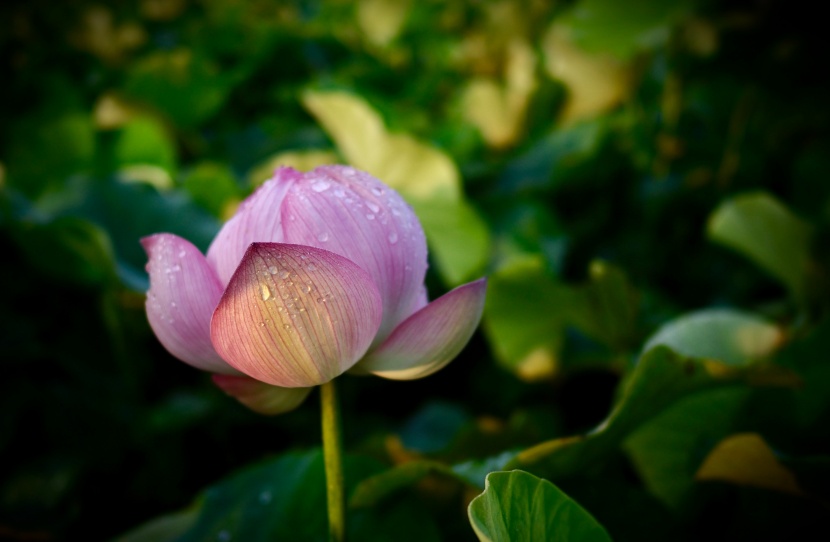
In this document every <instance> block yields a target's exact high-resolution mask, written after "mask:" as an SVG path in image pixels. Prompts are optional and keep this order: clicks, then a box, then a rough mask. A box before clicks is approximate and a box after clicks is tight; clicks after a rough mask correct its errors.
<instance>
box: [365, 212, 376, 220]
mask: <svg viewBox="0 0 830 542" xmlns="http://www.w3.org/2000/svg"><path fill="white" fill-rule="evenodd" d="M374 219H375V215H373V214H372V213H367V214H366V220H374Z"/></svg>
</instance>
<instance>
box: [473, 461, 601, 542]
mask: <svg viewBox="0 0 830 542" xmlns="http://www.w3.org/2000/svg"><path fill="white" fill-rule="evenodd" d="M467 513H468V515H469V518H470V524H471V525H472V527H473V530H474V531H475V533H476V535H477V536H478V539H479V540H481V541H482V542H522V541H527V542H537V541H538V542H610V540H611V537H610V536H608V533H607V532H606V531H605V529H604V528H603V527H602V525H600V524H599V523H597V521H596V520H595V519H594V518H593V517H592V516H591V514H589V513H588V512H587V511H585V509H584V508H582V507H581V506H579V504H577V503H576V502H575V501H573V500H572V499H571V498H570V497H568V496H567V495H565V493H563V492H562V491H561V490H560V489H559V488H557V487H556V486H555V485H553V484H552V483H550V482H548V481H547V480H543V479H541V478H537V477H536V476H533V475H532V474H528V473H527V472H523V471H519V470H514V471H512V472H491V473H490V474H488V475H487V482H486V486H485V489H484V493H482V494H481V495H479V496H478V497H476V498H475V499H473V500H472V502H470V506H469V508H468V511H467Z"/></svg>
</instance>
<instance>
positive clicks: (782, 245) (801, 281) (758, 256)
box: [707, 192, 812, 299]
mask: <svg viewBox="0 0 830 542" xmlns="http://www.w3.org/2000/svg"><path fill="white" fill-rule="evenodd" d="M707 233H708V235H709V238H710V239H712V240H714V241H716V242H718V243H721V244H723V245H726V246H728V247H730V248H732V249H734V250H736V251H738V252H740V253H741V254H743V255H744V256H746V257H748V258H749V259H751V260H753V261H754V262H755V263H756V264H758V265H759V266H760V267H762V268H763V269H764V270H765V271H767V272H768V273H770V274H771V275H773V276H774V277H776V278H777V279H778V280H780V281H781V282H782V283H783V284H784V285H786V286H787V287H788V288H789V289H790V292H792V294H793V296H795V297H796V298H797V299H803V297H804V295H805V294H806V293H807V287H808V284H807V278H808V270H809V267H810V242H811V236H812V228H811V227H810V225H809V224H807V223H806V222H804V221H803V220H801V219H800V218H798V217H797V216H795V215H794V214H793V213H792V212H791V211H790V210H789V209H787V208H786V207H785V206H784V205H783V204H782V203H781V202H779V201H778V200H776V199H775V198H773V197H772V196H771V195H769V194H766V193H764V192H755V193H749V194H744V195H741V196H737V197H735V198H733V199H731V200H728V201H726V202H724V203H723V204H722V205H721V206H720V207H718V208H717V209H716V210H715V212H714V213H712V215H711V216H710V217H709V224H708V229H707Z"/></svg>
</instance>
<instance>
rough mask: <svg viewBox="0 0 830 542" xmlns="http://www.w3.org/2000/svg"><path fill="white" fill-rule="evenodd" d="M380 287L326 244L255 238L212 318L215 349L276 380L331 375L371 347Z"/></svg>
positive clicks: (303, 382) (300, 383)
mask: <svg viewBox="0 0 830 542" xmlns="http://www.w3.org/2000/svg"><path fill="white" fill-rule="evenodd" d="M380 319H381V303H380V294H379V293H378V291H377V287H376V286H375V284H374V282H372V279H371V277H370V276H369V275H368V274H367V273H366V272H365V271H363V270H362V269H361V268H359V267H358V266H357V265H355V264H354V263H353V262H351V261H349V260H347V259H346V258H343V257H342V256H338V255H337V254H334V253H332V252H328V251H326V250H320V249H317V248H313V247H306V246H300V245H285V244H281V243H253V244H252V245H251V246H250V248H249V249H248V251H247V252H246V253H245V256H244V257H243V258H242V262H241V263H240V264H239V267H238V268H237V270H236V273H234V275H233V277H232V278H231V281H230V283H228V287H227V289H226V290H225V293H224V295H223V296H222V300H221V301H220V302H219V306H218V307H216V311H215V312H214V314H213V319H212V320H211V338H212V340H213V345H214V347H215V348H216V351H217V352H219V354H220V355H221V356H222V357H223V358H224V359H225V360H226V361H227V362H228V363H230V364H231V365H232V366H234V367H236V368H237V369H239V370H240V371H241V372H243V373H245V374H247V375H248V376H251V377H253V378H256V379H257V380H261V381H262V382H266V383H268V384H273V385H275V386H282V387H285V388H300V387H309V386H315V385H318V384H323V383H325V382H328V381H329V380H331V379H332V378H334V377H336V376H338V375H340V374H342V373H343V372H344V371H346V370H347V369H349V368H350V367H352V366H353V365H354V364H355V363H357V361H358V360H359V359H360V358H361V357H362V356H363V354H365V353H366V350H367V349H368V348H369V346H370V344H371V342H372V339H373V338H374V336H375V333H376V332H377V329H378V326H379V325H380Z"/></svg>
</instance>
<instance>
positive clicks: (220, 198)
mask: <svg viewBox="0 0 830 542" xmlns="http://www.w3.org/2000/svg"><path fill="white" fill-rule="evenodd" d="M182 185H183V186H184V189H185V190H187V192H188V194H190V197H192V198H193V201H194V202H195V203H196V204H198V205H200V206H201V207H203V208H204V209H207V210H208V211H210V213H211V214H212V215H213V216H215V217H218V218H224V217H225V216H226V214H225V211H226V210H227V209H228V207H229V206H233V205H234V204H236V203H238V202H239V198H240V196H241V191H240V188H239V185H238V184H237V182H236V177H235V176H234V174H233V172H232V171H231V169H230V168H229V167H228V166H227V165H225V164H223V163H221V162H200V163H199V164H197V165H196V166H194V167H193V168H192V169H191V170H190V171H188V172H187V173H186V174H185V176H184V181H183V182H182Z"/></svg>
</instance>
